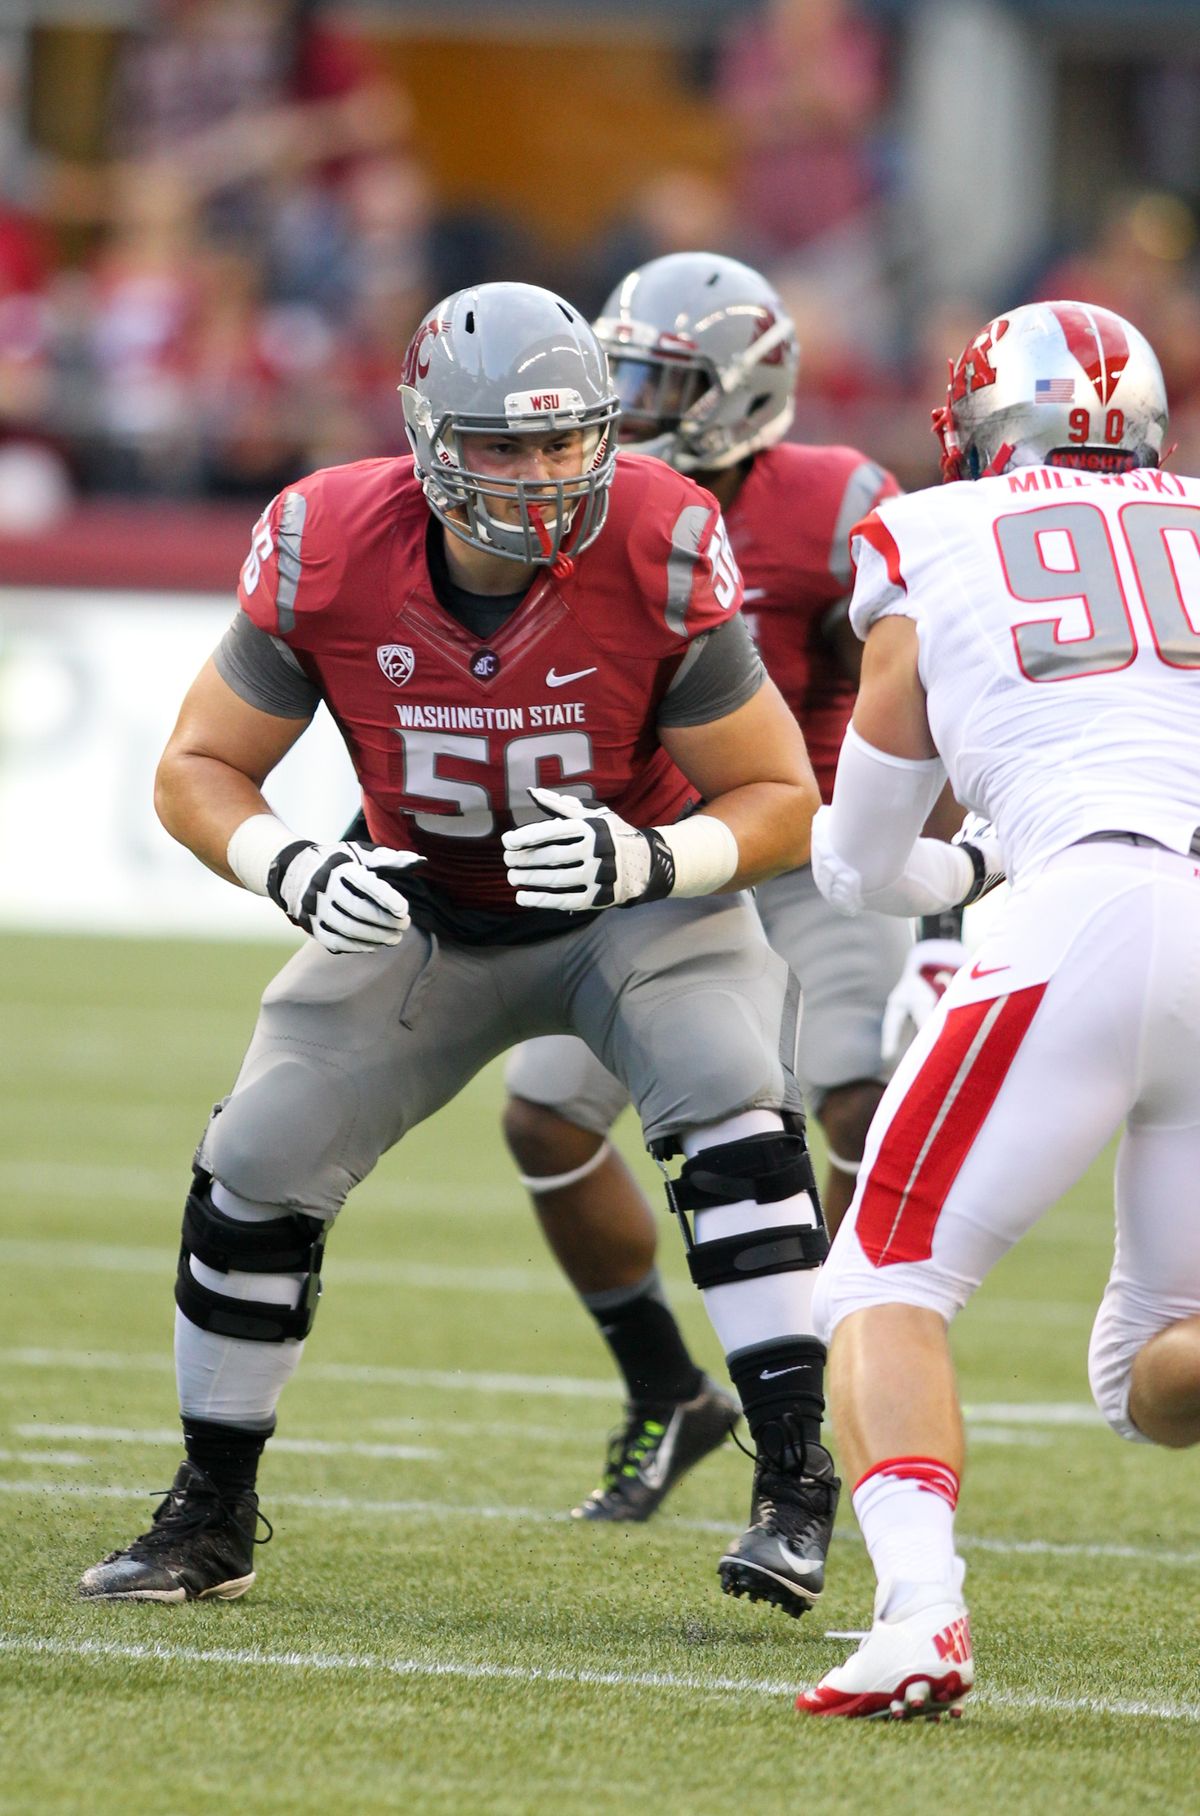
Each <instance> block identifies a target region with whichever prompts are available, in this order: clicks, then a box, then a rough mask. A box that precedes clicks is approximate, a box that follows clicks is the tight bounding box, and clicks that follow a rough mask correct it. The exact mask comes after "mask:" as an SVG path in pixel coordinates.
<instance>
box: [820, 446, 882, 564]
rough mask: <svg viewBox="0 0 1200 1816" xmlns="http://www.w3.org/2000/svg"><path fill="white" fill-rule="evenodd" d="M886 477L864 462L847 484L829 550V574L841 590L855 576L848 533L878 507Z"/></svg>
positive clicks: (873, 463)
mask: <svg viewBox="0 0 1200 1816" xmlns="http://www.w3.org/2000/svg"><path fill="white" fill-rule="evenodd" d="M887 477H888V476H887V474H886V473H885V472H884V470H883V468H882V467H877V466H876V465H875V462H874V461H873V460H864V461H862V462H861V463H860V465H858V466H857V467H855V469H854V471H853V473H851V475H850V477H849V479H848V480H847V481H846V489H845V491H844V492H843V493H842V502H841V504H840V505H839V506H838V514H837V518H836V521H835V522H834V526H833V541H832V543H831V544H830V548H829V571H830V573H831V574H832V575H833V577H834V579H835V580H837V581H839V582H840V583H841V585H842V586H845V587H848V586H849V585H850V582H851V580H852V579H853V575H854V570H853V568H852V566H851V563H850V536H851V532H852V531H853V529H854V526H855V524H856V523H858V522H859V520H860V519H861V518H863V517H865V516H866V514H867V512H868V511H869V510H870V509H871V508H872V506H873V505H876V504H878V503H879V494H880V493H881V492H882V491H883V488H884V486H885V485H886V484H887Z"/></svg>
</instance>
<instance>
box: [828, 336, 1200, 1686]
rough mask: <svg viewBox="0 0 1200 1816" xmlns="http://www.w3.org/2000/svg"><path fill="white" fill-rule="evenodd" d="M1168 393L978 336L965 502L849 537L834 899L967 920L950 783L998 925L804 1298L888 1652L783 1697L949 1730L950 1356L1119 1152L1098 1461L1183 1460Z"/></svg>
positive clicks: (943, 499) (952, 1659)
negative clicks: (971, 826) (1042, 1221)
mask: <svg viewBox="0 0 1200 1816" xmlns="http://www.w3.org/2000/svg"><path fill="white" fill-rule="evenodd" d="M1166 421H1167V409H1166V397H1165V394H1164V391H1163V385H1162V377H1161V374H1160V371H1159V367H1158V362H1157V360H1156V359H1155V356H1154V354H1153V352H1152V350H1151V348H1150V347H1149V345H1148V344H1147V342H1146V341H1145V340H1144V338H1143V337H1142V335H1141V334H1139V333H1138V332H1137V330H1136V329H1135V328H1133V327H1132V326H1131V325H1130V324H1129V323H1128V322H1125V321H1123V320H1121V318H1120V317H1118V316H1115V315H1112V314H1109V313H1108V312H1107V311H1105V310H1103V309H1099V308H1093V307H1089V306H1088V305H1086V304H1081V303H1070V302H1056V303H1042V304H1035V305H1031V306H1029V307H1026V308H1020V309H1016V310H1014V311H1013V312H1012V313H1011V314H1010V315H1007V316H1001V317H999V318H998V319H997V320H995V321H993V322H991V323H990V324H989V325H988V326H987V327H986V328H985V329H984V330H983V332H982V333H981V334H979V335H978V336H977V337H976V339H975V340H974V341H973V342H972V343H971V345H970V346H969V347H968V348H967V349H966V351H965V352H964V354H963V355H962V358H961V359H960V360H959V362H958V364H957V366H955V367H953V368H952V379H951V385H950V391H949V397H948V400H947V404H946V406H945V409H944V410H942V411H939V412H937V413H936V417H935V422H936V424H937V426H939V427H940V429H941V431H942V434H943V439H944V447H945V452H946V460H945V468H946V471H947V477H949V478H951V479H964V480H976V481H977V482H978V483H976V484H955V485H950V486H948V487H946V488H944V489H943V490H940V491H924V492H918V493H915V494H913V495H912V496H910V497H907V498H902V499H896V500H892V501H889V502H887V503H885V504H884V505H882V506H880V507H879V509H878V510H877V511H875V512H873V513H872V514H871V515H870V516H869V517H868V518H867V519H866V521H865V522H864V523H862V524H861V525H859V526H858V530H857V532H856V538H855V540H856V545H857V563H858V567H857V582H856V587H855V592H854V596H853V599H852V602H851V620H852V623H853V625H854V628H855V630H856V631H857V632H858V634H859V635H860V636H861V637H863V638H864V639H865V651H864V659H863V679H862V686H861V688H860V691H859V695H858V702H857V705H856V707H855V712H854V718H853V722H852V726H851V729H850V731H849V732H848V733H847V737H846V742H845V744H844V746H843V749H842V754H841V757H840V759H839V764H838V773H837V783H836V787H835V789H834V796H833V803H832V806H831V807H829V808H826V809H823V810H822V812H821V815H820V817H819V820H818V824H817V826H816V828H815V829H814V838H813V867H814V872H815V874H816V877H817V881H818V884H819V886H820V888H821V889H822V891H823V893H825V894H826V895H827V897H828V898H829V900H830V901H832V902H833V903H834V904H835V905H836V906H838V907H840V908H842V909H844V910H845V911H846V912H847V913H849V914H854V913H856V912H857V911H858V910H859V909H861V908H862V907H864V906H866V905H871V906H873V907H875V908H883V909H885V910H887V911H892V912H901V913H911V912H912V911H913V907H914V904H915V903H918V902H919V903H920V904H921V905H922V906H924V905H926V904H927V903H928V902H929V901H930V900H931V899H936V898H937V897H939V896H940V897H941V898H942V899H946V900H949V899H951V898H953V897H954V896H955V895H956V893H960V892H961V889H962V887H963V884H964V881H965V874H959V868H960V867H961V866H964V865H965V864H966V862H967V860H966V859H965V858H964V857H962V856H961V854H960V853H958V852H955V851H952V850H951V849H950V848H948V847H946V846H938V845H933V844H931V843H929V842H928V841H922V840H919V839H918V837H917V835H918V833H919V830H920V827H921V823H922V819H923V817H924V814H925V813H926V812H927V810H928V805H929V802H930V800H931V799H932V797H933V795H934V793H935V792H936V791H937V790H938V789H939V788H940V787H941V786H942V784H943V781H944V779H945V777H946V776H947V775H948V776H949V779H950V782H951V784H952V786H953V788H954V790H955V793H956V794H957V795H958V797H959V798H960V800H962V801H964V802H965V803H967V804H969V805H970V806H971V807H973V808H975V809H977V810H978V811H979V812H981V813H983V814H986V815H987V816H988V817H989V818H990V819H991V820H992V821H993V822H994V826H995V830H996V834H997V836H998V839H999V844H1000V847H1001V849H1002V851H1003V854H1004V858H1005V862H1006V866H1007V869H1008V873H1009V877H1010V881H1011V883H1012V885H1013V887H1012V893H1011V897H1010V900H1009V902H1008V904H1007V907H1006V909H1005V912H1004V914H1003V916H1002V917H1001V918H1000V919H999V920H998V921H997V923H996V925H995V926H994V928H993V929H992V930H991V931H990V932H989V934H988V935H987V936H986V937H985V940H984V942H983V944H982V946H981V947H980V948H979V950H978V951H977V952H976V954H975V958H974V962H973V963H972V964H971V965H970V966H969V968H964V969H963V970H961V971H960V972H959V973H958V975H957V977H956V978H955V980H954V982H953V983H952V984H951V985H950V988H949V990H948V991H947V992H946V995H945V996H944V997H943V999H942V1002H941V1004H940V1005H939V1007H938V1009H937V1010H936V1011H935V1013H934V1015H933V1017H932V1018H931V1019H930V1021H929V1022H928V1023H927V1025H926V1026H925V1028H924V1029H923V1030H922V1032H921V1033H920V1034H919V1035H918V1037H917V1039H916V1041H915V1043H914V1045H913V1046H912V1047H911V1048H910V1050H909V1051H908V1053H907V1054H906V1055H905V1057H904V1059H903V1060H902V1061H901V1064H900V1067H899V1069H898V1070H897V1072H896V1075H895V1077H894V1078H893V1080H892V1082H891V1084H890V1085H889V1087H888V1090H887V1093H886V1094H885V1097H884V1100H883V1103H882V1104H881V1106H880V1109H879V1112H878V1114H877V1116H876V1118H875V1121H874V1123H873V1125H872V1128H871V1132H870V1135H869V1137H868V1141H867V1148H866V1153H865V1155H864V1160H863V1167H862V1170H861V1172H860V1175H859V1180H858V1186H857V1189H856V1192H855V1199H854V1203H853V1206H852V1207H851V1211H850V1213H849V1215H848V1216H847V1218H846V1220H845V1222H844V1223H843V1225H842V1228H841V1230H840V1232H839V1234H838V1237H837V1240H836V1242H835V1243H834V1246H833V1249H832V1251H831V1254H830V1257H829V1260H828V1262H827V1264H826V1267H825V1268H824V1269H823V1270H822V1276H821V1279H820V1282H819V1284H818V1287H817V1292H816V1299H815V1306H814V1311H815V1321H816V1324H817V1326H818V1329H819V1330H820V1331H821V1333H822V1334H824V1335H826V1336H831V1337H832V1349H831V1356H830V1373H831V1389H832V1408H833V1417H834V1423H835V1428H836V1431H837V1435H838V1441H839V1445H840V1449H841V1456H842V1460H843V1463H844V1465H845V1467H846V1469H847V1471H848V1473H849V1477H850V1479H851V1480H852V1481H854V1482H855V1484H856V1485H855V1488H854V1491H853V1498H854V1509H855V1513H856V1514H857V1516H858V1520H859V1524H860V1526H861V1528H862V1532H863V1537H864V1539H865V1541H866V1544H867V1549H868V1551H869V1553H870V1556H871V1561H872V1563H873V1564H874V1566H875V1571H876V1575H877V1578H878V1585H879V1586H878V1593H877V1596H876V1603H875V1622H874V1625H873V1627H872V1629H871V1631H870V1633H869V1635H868V1636H867V1638H866V1639H865V1641H864V1642H863V1644H862V1645H861V1647H860V1648H859V1650H858V1651H857V1652H856V1653H854V1654H853V1656H852V1657H851V1658H850V1659H849V1660H848V1661H847V1662H846V1663H845V1664H844V1665H842V1666H840V1667H838V1668H837V1669H836V1670H834V1671H831V1672H830V1673H829V1674H828V1675H827V1676H826V1677H825V1678H824V1679H823V1681H822V1682H821V1683H820V1684H818V1685H817V1686H816V1688H815V1689H813V1690H810V1691H808V1692H806V1693H805V1694H804V1695H802V1696H801V1697H800V1699H799V1707H800V1708H801V1709H802V1710H805V1711H808V1712H810V1713H812V1714H816V1715H887V1714H889V1713H890V1714H893V1715H907V1714H912V1713H926V1714H929V1713H937V1712H938V1711H940V1710H941V1709H942V1708H943V1707H946V1706H950V1707H952V1708H953V1707H955V1706H956V1705H958V1704H960V1703H961V1701H962V1698H963V1697H964V1695H965V1694H966V1692H967V1691H969V1690H970V1688H971V1685H972V1682H973V1669H974V1668H973V1664H972V1659H971V1642H970V1631H969V1626H968V1620H967V1611H966V1607H965V1604H964V1602H963V1600H962V1579H963V1569H962V1563H961V1560H960V1559H959V1558H957V1557H956V1555H955V1544H954V1528H953V1521H954V1509H955V1503H956V1500H957V1496H958V1488H959V1480H960V1476H961V1471H962V1465H963V1437H962V1422H961V1415H960V1409H959V1405H958V1398H957V1391H956V1387H955V1381H954V1374H953V1369H952V1365H951V1361H950V1355H949V1349H948V1345H947V1339H946V1327H947V1325H948V1323H949V1321H950V1320H951V1318H953V1317H954V1315H955V1313H956V1312H958V1311H959V1310H960V1308H961V1307H962V1306H963V1304H964V1303H965V1302H966V1300H967V1299H968V1298H969V1297H970V1295H971V1293H972V1292H973V1291H974V1289H975V1288H976V1287H977V1286H978V1285H979V1283H980V1281H981V1280H982V1279H983V1278H984V1276H985V1275H986V1274H987V1272H988V1270H989V1269H990V1268H991V1267H992V1266H993V1265H994V1263H995V1262H996V1261H997V1260H999V1258H1000V1257H1001V1256H1002V1255H1003V1254H1004V1253H1005V1252H1006V1251H1007V1250H1008V1249H1009V1248H1010V1247H1011V1246H1012V1244H1013V1243H1014V1242H1016V1241H1017V1240H1018V1239H1019V1238H1020V1237H1021V1236H1022V1235H1023V1234H1024V1233H1025V1232H1026V1231H1027V1230H1029V1229H1030V1228H1031V1226H1032V1225H1033V1224H1034V1223H1036V1221H1037V1220H1038V1219H1039V1218H1040V1217H1041V1216H1042V1214H1043V1213H1044V1212H1046V1211H1047V1210H1048V1209H1049V1208H1050V1207H1051V1206H1052V1205H1053V1204H1054V1203H1055V1201H1056V1200H1057V1199H1058V1198H1059V1197H1061V1195H1062V1194H1063V1192H1065V1191H1066V1190H1067V1188H1068V1187H1069V1186H1070V1185H1071V1184H1072V1183H1073V1182H1074V1181H1075V1180H1077V1179H1078V1178H1079V1177H1080V1175H1081V1174H1082V1173H1083V1172H1084V1170H1085V1169H1086V1168H1087V1167H1088V1166H1089V1165H1090V1163H1091V1162H1092V1161H1093V1160H1094V1159H1095V1158H1096V1156H1097V1155H1098V1154H1099V1153H1100V1152H1101V1151H1102V1149H1103V1148H1104V1146H1105V1144H1106V1143H1107V1142H1108V1141H1109V1139H1110V1138H1111V1137H1112V1135H1113V1134H1114V1133H1115V1132H1116V1131H1117V1130H1118V1128H1120V1126H1121V1125H1122V1123H1124V1133H1123V1135H1122V1138H1121V1143H1120V1147H1119V1151H1118V1158H1117V1165H1116V1215H1117V1244H1116V1259H1115V1261H1114V1265H1113V1270H1112V1273H1111V1276H1110V1278H1109V1282H1108V1286H1107V1289H1106V1291H1105V1294H1104V1297H1103V1301H1102V1303H1101V1305H1100V1309H1099V1312H1098V1314H1097V1317H1096V1320H1095V1325H1094V1327H1093V1331H1092V1338H1091V1347H1090V1354H1089V1374H1090V1379H1091V1385H1092V1392H1093V1394H1094V1396H1095V1399H1096V1402H1097V1404H1098V1406H1099V1407H1100V1410H1101V1411H1102V1413H1103V1414H1104V1417H1105V1418H1106V1420H1107V1421H1108V1423H1109V1424H1110V1425H1111V1426H1112V1428H1113V1429H1114V1431H1116V1432H1117V1433H1118V1434H1119V1435H1120V1436H1122V1437H1125V1438H1130V1439H1134V1440H1140V1441H1145V1442H1151V1443H1158V1444H1166V1445H1170V1446H1184V1445H1190V1444H1194V1443H1196V1442H1197V1441H1200V1183H1198V1182H1200V962H1198V960H1197V954H1198V953H1200V861H1198V858H1200V840H1198V838H1197V832H1196V829H1197V826H1198V825H1200V480H1198V479H1185V478H1176V477H1175V476H1174V475H1172V474H1169V473H1165V472H1163V471H1162V470H1161V468H1160V466H1159V461H1160V458H1161V454H1162V447H1163V436H1164V431H1165V428H1166Z"/></svg>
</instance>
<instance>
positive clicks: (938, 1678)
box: [796, 1583, 975, 1721]
mask: <svg viewBox="0 0 1200 1816" xmlns="http://www.w3.org/2000/svg"><path fill="white" fill-rule="evenodd" d="M890 1592H891V1585H890V1584H886V1583H885V1584H881V1585H880V1588H879V1593H878V1594H877V1596H876V1598H875V1606H876V1609H877V1610H878V1609H879V1608H881V1607H883V1606H884V1605H885V1604H886V1602H887V1600H888V1596H889V1594H890ZM899 1606H900V1609H901V1610H902V1612H901V1613H899V1614H894V1615H893V1616H892V1617H891V1618H890V1619H889V1620H882V1619H880V1617H879V1615H878V1613H876V1617H875V1624H874V1626H873V1627H872V1628H871V1631H870V1632H869V1633H868V1635H867V1637H866V1639H865V1640H864V1641H863V1643H862V1645H861V1646H860V1647H859V1648H858V1651H857V1652H854V1653H852V1654H851V1656H850V1657H849V1658H848V1659H847V1660H846V1662H845V1664H844V1665H838V1666H836V1667H835V1669H834V1670H832V1671H829V1672H827V1673H826V1674H825V1676H824V1677H823V1678H822V1679H821V1681H820V1683H819V1684H816V1685H814V1687H813V1688H812V1689H811V1690H802V1691H801V1693H800V1695H799V1696H798V1697H797V1698H796V1707H797V1709H799V1710H800V1712H801V1713H802V1714H804V1715H860V1716H874V1717H876V1718H878V1719H881V1720H886V1719H891V1720H893V1721H911V1720H912V1719H913V1718H914V1717H915V1716H925V1717H927V1718H929V1719H931V1720H933V1721H936V1720H938V1719H939V1717H940V1716H942V1715H961V1714H962V1706H963V1703H964V1701H965V1700H966V1697H967V1695H968V1693H969V1691H970V1689H971V1687H972V1685H973V1684H974V1682H975V1666H974V1663H973V1661H972V1658H971V1625H970V1620H969V1618H968V1615H967V1608H966V1604H965V1602H963V1601H962V1599H961V1598H960V1597H959V1596H958V1595H957V1594H956V1593H955V1592H954V1590H953V1589H951V1588H949V1587H948V1586H947V1585H945V1584H942V1585H940V1586H939V1585H922V1586H921V1587H920V1588H914V1590H913V1592H912V1594H911V1595H908V1596H906V1597H905V1598H904V1599H903V1600H902V1601H901V1602H900V1604H899Z"/></svg>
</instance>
